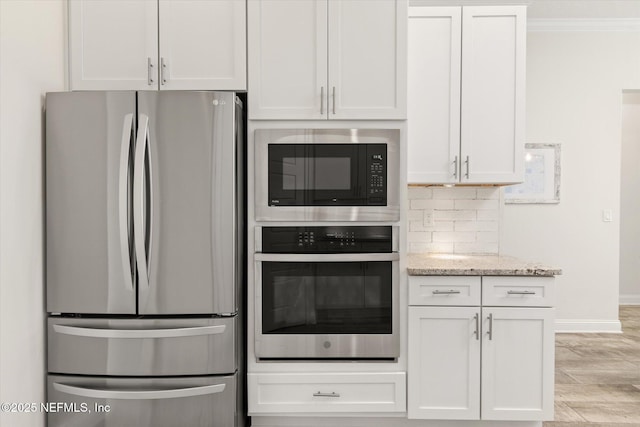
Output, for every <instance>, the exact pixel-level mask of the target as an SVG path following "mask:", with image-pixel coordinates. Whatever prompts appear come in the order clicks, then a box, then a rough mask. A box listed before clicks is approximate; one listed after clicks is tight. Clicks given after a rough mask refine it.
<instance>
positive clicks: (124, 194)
mask: <svg viewBox="0 0 640 427" xmlns="http://www.w3.org/2000/svg"><path fill="white" fill-rule="evenodd" d="M132 132H133V114H127V115H125V116H124V123H123V125H122V143H121V144H120V171H119V176H118V226H119V227H120V256H121V258H122V268H123V273H124V285H125V287H126V288H127V290H129V289H130V290H135V288H134V286H133V272H132V270H131V253H130V252H129V241H130V236H129V215H128V214H129V200H128V193H129V191H128V190H129V182H128V181H129V151H130V150H131V133H132Z"/></svg>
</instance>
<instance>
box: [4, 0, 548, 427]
mask: <svg viewBox="0 0 640 427" xmlns="http://www.w3.org/2000/svg"><path fill="white" fill-rule="evenodd" d="M0 1H1V0H0ZM251 425H252V426H254V427H327V426H333V427H542V422H541V421H444V420H436V421H433V420H408V419H407V418H405V417H404V416H402V417H401V418H400V417H393V418H392V417H387V416H383V417H380V416H378V417H371V416H367V414H350V416H349V417H344V418H342V417H341V418H338V417H332V416H330V415H329V416H327V415H326V414H310V415H309V416H308V417H288V416H274V417H269V416H267V417H260V416H253V417H251Z"/></svg>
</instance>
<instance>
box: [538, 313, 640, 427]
mask: <svg viewBox="0 0 640 427" xmlns="http://www.w3.org/2000/svg"><path fill="white" fill-rule="evenodd" d="M620 321H621V322H622V332H623V333H622V334H557V335H556V400H555V420H554V421H553V422H546V423H544V427H630V426H635V427H640V306H621V307H620Z"/></svg>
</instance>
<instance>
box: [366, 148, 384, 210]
mask: <svg viewBox="0 0 640 427" xmlns="http://www.w3.org/2000/svg"><path fill="white" fill-rule="evenodd" d="M367 173H368V179H367V205H372V206H376V205H379V206H384V205H386V204H387V183H386V181H387V145H386V144H367Z"/></svg>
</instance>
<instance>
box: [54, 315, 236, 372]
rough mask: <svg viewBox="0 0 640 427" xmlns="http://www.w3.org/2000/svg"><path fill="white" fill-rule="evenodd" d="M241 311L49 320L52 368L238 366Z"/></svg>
mask: <svg viewBox="0 0 640 427" xmlns="http://www.w3.org/2000/svg"><path fill="white" fill-rule="evenodd" d="M236 319H237V316H234V317H225V318H206V319H201V318H200V319H185V318H182V319H102V318H100V319H96V318H91V319H84V318H60V317H50V318H49V319H48V339H49V345H48V371H49V372H51V373H61V374H79V375H119V376H129V375H130V376H168V375H176V376H177V375H210V374H230V373H233V372H235V371H236V368H237V366H236V352H237V343H238V341H237V340H238V336H237V334H238V332H237V331H236V322H237V320H236Z"/></svg>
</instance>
